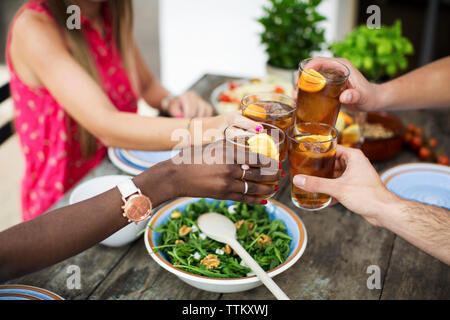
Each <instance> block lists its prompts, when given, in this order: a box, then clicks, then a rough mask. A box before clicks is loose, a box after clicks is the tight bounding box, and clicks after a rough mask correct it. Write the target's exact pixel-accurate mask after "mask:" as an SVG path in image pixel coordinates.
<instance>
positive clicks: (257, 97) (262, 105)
mask: <svg viewBox="0 0 450 320" xmlns="http://www.w3.org/2000/svg"><path fill="white" fill-rule="evenodd" d="M241 110H242V115H243V116H245V117H247V118H249V119H251V120H254V121H256V122H261V123H268V124H271V125H274V126H276V127H278V128H280V129H281V130H282V131H283V132H286V130H287V129H288V128H290V127H291V126H292V125H293V124H294V111H295V101H294V99H292V98H291V97H289V96H287V95H284V94H281V93H274V92H257V93H252V94H249V95H247V96H245V97H244V98H242V101H241ZM286 156H287V140H286V141H285V143H284V144H283V145H281V149H280V161H283V160H284V159H285V158H286Z"/></svg>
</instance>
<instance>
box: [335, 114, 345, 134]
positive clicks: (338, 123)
mask: <svg viewBox="0 0 450 320" xmlns="http://www.w3.org/2000/svg"><path fill="white" fill-rule="evenodd" d="M335 128H336V130H337V131H339V132H342V130H344V128H345V120H344V117H343V116H342V115H341V112H339V114H338V117H337V119H336V124H335Z"/></svg>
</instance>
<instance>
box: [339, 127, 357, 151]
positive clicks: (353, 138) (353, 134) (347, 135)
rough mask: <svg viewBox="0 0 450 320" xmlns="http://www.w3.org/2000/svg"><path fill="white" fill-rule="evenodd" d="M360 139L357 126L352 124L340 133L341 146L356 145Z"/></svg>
mask: <svg viewBox="0 0 450 320" xmlns="http://www.w3.org/2000/svg"><path fill="white" fill-rule="evenodd" d="M360 137H361V130H360V129H359V125H357V124H352V125H350V126H348V127H347V128H345V129H344V130H343V131H342V142H341V144H342V145H345V146H351V145H354V144H356V143H358V141H359V139H360Z"/></svg>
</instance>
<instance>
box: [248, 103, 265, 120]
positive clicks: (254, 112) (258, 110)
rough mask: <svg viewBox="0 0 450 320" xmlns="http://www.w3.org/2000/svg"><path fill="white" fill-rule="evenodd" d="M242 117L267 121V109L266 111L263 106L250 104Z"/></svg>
mask: <svg viewBox="0 0 450 320" xmlns="http://www.w3.org/2000/svg"><path fill="white" fill-rule="evenodd" d="M242 115H243V116H244V117H255V118H258V119H262V120H265V119H266V109H264V108H263V107H261V106H258V105H257V104H249V105H248V106H246V107H245V109H244V111H243V112H242Z"/></svg>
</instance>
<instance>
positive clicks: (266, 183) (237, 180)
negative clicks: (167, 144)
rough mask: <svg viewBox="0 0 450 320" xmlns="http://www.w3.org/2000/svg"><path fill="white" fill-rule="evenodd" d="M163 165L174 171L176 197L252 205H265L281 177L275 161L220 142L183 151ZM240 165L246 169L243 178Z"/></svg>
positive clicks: (276, 188)
mask: <svg viewBox="0 0 450 320" xmlns="http://www.w3.org/2000/svg"><path fill="white" fill-rule="evenodd" d="M166 165H168V166H172V167H173V168H174V170H175V172H176V174H174V175H173V176H174V179H175V180H176V181H173V186H174V187H175V189H174V192H175V196H177V197H180V196H190V197H209V198H215V199H224V200H235V201H241V202H247V203H253V204H265V203H266V202H267V200H265V198H267V197H268V196H270V195H271V194H273V193H274V192H276V191H277V190H278V185H277V184H276V182H277V181H278V180H279V179H280V178H281V175H282V173H281V170H280V165H279V162H278V161H276V160H273V159H269V158H267V157H265V156H263V155H258V156H255V154H250V153H249V152H247V151H245V150H243V149H235V148H234V147H233V146H230V145H229V144H227V143H226V142H225V141H223V140H221V141H217V142H216V143H214V144H211V145H207V146H200V147H195V148H190V149H185V150H183V151H182V152H181V153H180V154H179V155H177V156H175V157H174V158H173V159H171V160H168V161H167V164H166ZM242 165H243V166H245V167H244V168H247V170H246V171H245V175H244V169H243V168H242ZM243 175H244V179H241V178H242V177H243ZM246 183H247V193H245V189H246V186H245V184H246Z"/></svg>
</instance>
